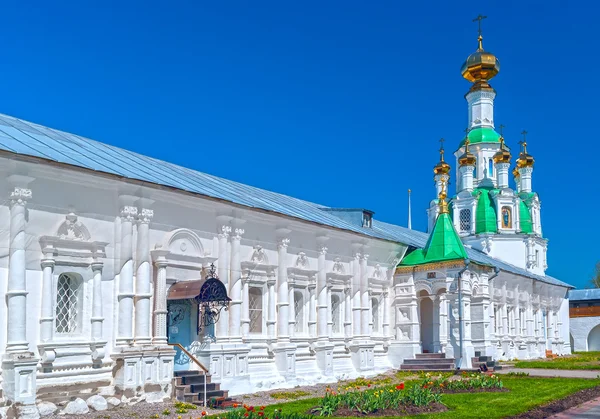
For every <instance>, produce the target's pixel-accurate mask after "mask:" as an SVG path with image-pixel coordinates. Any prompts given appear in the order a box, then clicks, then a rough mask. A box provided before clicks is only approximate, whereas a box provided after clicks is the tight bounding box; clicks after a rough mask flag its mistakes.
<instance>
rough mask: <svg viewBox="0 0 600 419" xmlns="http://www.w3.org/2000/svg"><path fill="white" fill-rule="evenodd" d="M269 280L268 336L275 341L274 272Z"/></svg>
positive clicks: (270, 273) (270, 274)
mask: <svg viewBox="0 0 600 419" xmlns="http://www.w3.org/2000/svg"><path fill="white" fill-rule="evenodd" d="M268 275H269V277H268V279H267V287H268V289H269V305H268V316H267V335H268V336H269V340H271V341H274V340H275V336H276V333H275V323H276V320H275V283H276V280H275V275H274V273H273V272H269V274H268Z"/></svg>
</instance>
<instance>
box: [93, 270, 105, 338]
mask: <svg viewBox="0 0 600 419" xmlns="http://www.w3.org/2000/svg"><path fill="white" fill-rule="evenodd" d="M103 267H104V264H103V263H102V262H100V261H97V260H95V261H94V262H93V263H92V272H93V273H94V278H93V282H92V286H93V289H92V317H91V319H90V322H91V326H92V339H93V340H94V341H95V342H98V341H102V340H103V339H102V322H104V317H103V313H102V268H103Z"/></svg>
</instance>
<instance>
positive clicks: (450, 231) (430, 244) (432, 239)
mask: <svg viewBox="0 0 600 419" xmlns="http://www.w3.org/2000/svg"><path fill="white" fill-rule="evenodd" d="M464 259H467V252H466V250H465V247H464V246H463V244H462V242H461V241H460V237H458V233H457V232H456V230H455V229H454V224H452V220H451V219H450V215H449V214H447V213H443V214H440V215H438V217H437V219H436V220H435V226H434V227H433V231H432V232H431V235H430V236H429V240H427V244H426V245H425V247H424V248H423V249H416V250H414V251H413V252H412V253H410V254H409V255H407V256H406V257H405V258H404V259H403V260H402V262H400V264H399V265H398V266H415V265H423V264H425V263H434V262H445V261H450V260H464Z"/></svg>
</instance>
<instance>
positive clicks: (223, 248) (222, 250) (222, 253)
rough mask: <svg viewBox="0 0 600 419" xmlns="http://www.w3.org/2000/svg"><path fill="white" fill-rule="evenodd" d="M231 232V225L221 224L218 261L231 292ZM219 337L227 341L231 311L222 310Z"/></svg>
mask: <svg viewBox="0 0 600 419" xmlns="http://www.w3.org/2000/svg"><path fill="white" fill-rule="evenodd" d="M229 233H231V227H229V226H221V230H220V233H219V260H218V261H217V275H219V279H220V280H221V282H222V283H223V285H225V289H226V290H227V293H229V280H228V279H229V266H228V264H227V262H228V261H227V238H228V237H229ZM216 326H217V333H216V335H217V338H218V339H219V341H220V342H223V341H226V340H227V338H228V336H227V335H228V333H229V312H228V311H225V310H222V311H221V315H220V317H219V320H218V321H217V325H216Z"/></svg>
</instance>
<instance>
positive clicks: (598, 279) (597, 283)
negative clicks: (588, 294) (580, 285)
mask: <svg viewBox="0 0 600 419" xmlns="http://www.w3.org/2000/svg"><path fill="white" fill-rule="evenodd" d="M590 282H591V283H592V287H594V288H600V262H597V263H596V269H595V271H594V275H593V276H592V279H591V280H590Z"/></svg>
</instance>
